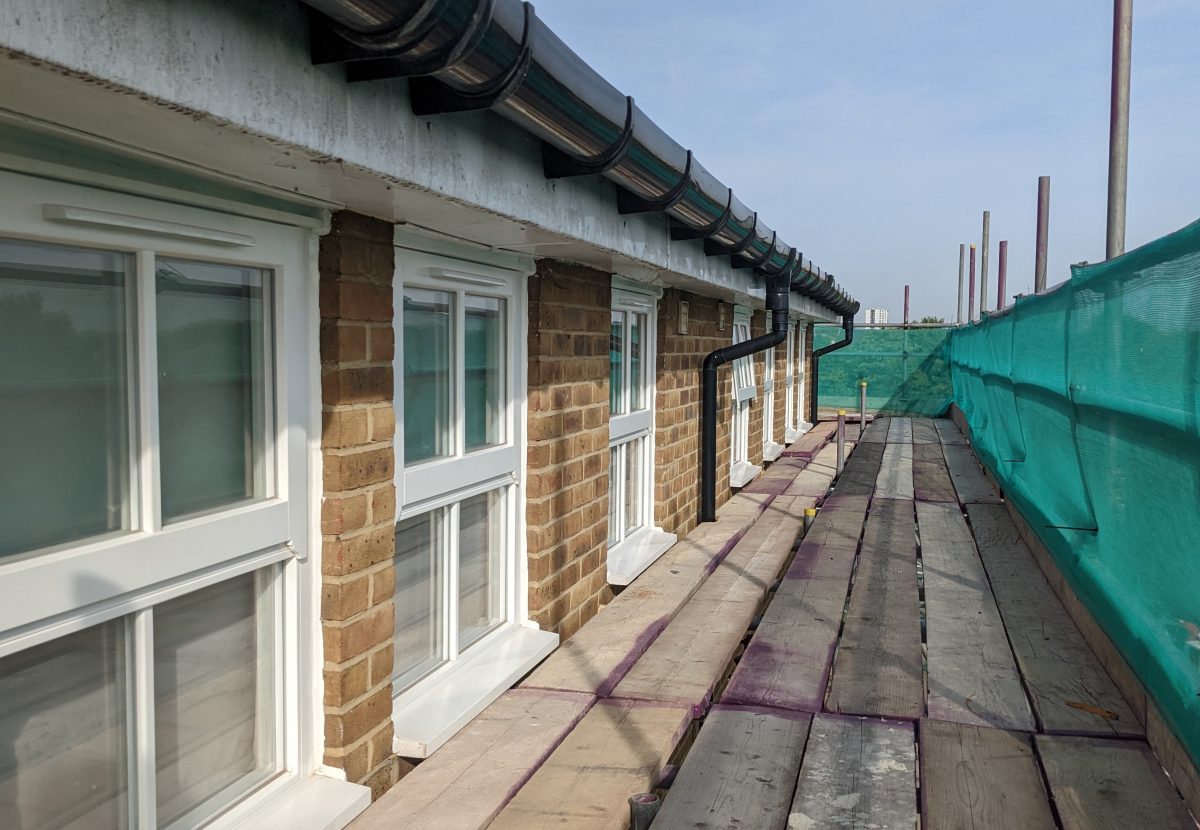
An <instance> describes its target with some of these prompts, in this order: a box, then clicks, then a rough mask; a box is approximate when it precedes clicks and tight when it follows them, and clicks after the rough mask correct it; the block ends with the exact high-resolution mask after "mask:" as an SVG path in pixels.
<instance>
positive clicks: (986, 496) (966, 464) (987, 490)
mask: <svg viewBox="0 0 1200 830" xmlns="http://www.w3.org/2000/svg"><path fill="white" fill-rule="evenodd" d="M942 454H943V455H945V457H946V466H947V467H948V468H949V469H950V480H951V481H953V482H954V490H955V491H956V492H957V493H958V500H959V502H960V503H962V504H1000V501H1001V499H1000V496H999V495H998V494H997V493H996V491H995V490H994V489H992V485H991V483H989V482H988V480H987V477H986V476H985V475H984V474H983V468H982V467H980V466H979V462H978V461H977V460H976V459H975V453H973V452H971V448H970V447H968V446H965V445H963V444H943V445H942Z"/></svg>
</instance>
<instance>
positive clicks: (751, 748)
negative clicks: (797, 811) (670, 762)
mask: <svg viewBox="0 0 1200 830" xmlns="http://www.w3.org/2000/svg"><path fill="white" fill-rule="evenodd" d="M810 720H811V718H810V717H809V716H808V715H781V714H778V713H766V712H762V711H753V710H749V709H733V708H728V707H724V706H716V707H714V708H713V711H712V713H711V714H710V715H709V716H708V717H707V718H706V719H705V721H704V726H703V727H702V728H701V729H700V735H699V736H698V737H697V738H696V742H695V743H694V744H693V745H692V747H691V749H689V750H688V754H687V759H686V760H685V761H684V762H683V766H682V767H681V768H680V770H679V774H678V775H677V776H676V778H675V783H674V784H672V785H671V789H670V790H669V791H668V792H667V797H666V798H665V799H664V800H663V803H662V807H661V809H659V811H658V815H657V816H655V818H654V829H655V830H694V828H697V827H714V828H715V827H741V826H753V827H759V828H763V829H764V830H773V828H779V830H782V828H783V827H784V824H785V823H786V821H787V817H788V807H789V806H790V803H791V796H792V785H793V783H794V782H795V780H796V775H797V773H798V772H799V770H800V756H801V755H802V754H803V753H804V741H805V738H806V737H807V736H808V725H809V721H810Z"/></svg>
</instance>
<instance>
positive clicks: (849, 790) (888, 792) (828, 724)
mask: <svg viewBox="0 0 1200 830" xmlns="http://www.w3.org/2000/svg"><path fill="white" fill-rule="evenodd" d="M916 765H917V763H916V747H915V745H914V741H913V727H912V724H910V723H895V722H888V721H879V720H868V719H866V718H851V717H839V716H836V715H816V716H814V717H813V722H812V726H811V727H810V728H809V733H808V747H807V748H806V749H805V751H804V761H803V763H802V764H801V766H800V778H799V780H798V781H797V783H796V795H795V798H793V799H792V812H791V815H789V816H788V828H789V830H839V828H844V830H861V828H869V827H879V828H884V827H886V828H904V827H908V828H915V827H916V826H917V820H918V819H917V780H916Z"/></svg>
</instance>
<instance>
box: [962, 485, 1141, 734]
mask: <svg viewBox="0 0 1200 830" xmlns="http://www.w3.org/2000/svg"><path fill="white" fill-rule="evenodd" d="M967 514H968V515H969V517H970V519H971V528H972V530H973V532H974V534H975V540H976V543H977V544H978V547H979V554H980V557H981V558H982V560H983V564H984V567H985V568H986V570H987V574H988V578H989V580H990V582H991V585H992V592H993V593H994V595H995V597H996V605H997V606H998V607H999V609H1000V615H1001V617H1003V619H1004V626H1005V629H1006V630H1007V631H1008V637H1009V641H1010V642H1011V643H1012V647H1013V652H1014V653H1015V654H1016V657H1017V665H1018V667H1019V668H1020V669H1021V674H1022V676H1023V677H1024V678H1025V685H1026V688H1027V689H1028V690H1029V693H1030V695H1031V697H1032V700H1033V708H1034V712H1035V713H1036V714H1037V718H1038V721H1039V725H1040V727H1041V729H1042V730H1043V731H1045V732H1057V733H1066V734H1077V735H1078V734H1084V735H1100V736H1111V735H1123V736H1134V737H1140V736H1142V735H1143V734H1144V732H1143V729H1142V726H1141V725H1140V724H1139V723H1138V720H1137V717H1136V716H1135V715H1134V713H1133V710H1132V709H1130V708H1129V705H1128V704H1127V703H1126V702H1125V699H1124V698H1123V697H1122V696H1121V693H1120V691H1118V689H1117V687H1116V684H1114V683H1113V681H1112V678H1110V677H1109V676H1108V672H1106V671H1105V670H1104V667H1103V666H1101V665H1100V661H1099V660H1098V659H1097V658H1096V656H1095V654H1093V653H1092V650H1091V649H1090V648H1089V647H1088V644H1087V641H1086V640H1084V638H1083V635H1082V634H1081V633H1080V632H1079V629H1078V628H1077V627H1076V625H1075V623H1074V621H1073V620H1072V619H1071V617H1070V615H1069V614H1068V613H1067V611H1066V609H1065V608H1064V607H1063V605H1062V603H1061V602H1060V601H1059V599H1058V596H1057V595H1056V594H1055V593H1054V590H1053V589H1052V588H1051V587H1050V584H1049V583H1048V582H1047V581H1046V578H1045V576H1044V575H1043V574H1042V571H1041V569H1040V568H1039V567H1038V565H1037V562H1035V561H1034V559H1033V554H1032V553H1031V552H1030V550H1029V548H1028V547H1027V546H1026V545H1025V542H1024V541H1022V539H1021V537H1020V534H1019V533H1018V532H1017V528H1016V526H1015V525H1014V524H1013V522H1012V519H1010V518H1009V516H1008V512H1007V510H1006V509H1005V507H1004V506H1003V505H998V504H970V505H967ZM1071 704H1076V705H1071ZM1078 704H1083V705H1084V706H1085V707H1086V708H1080V706H1079V705H1078ZM1103 712H1110V713H1113V714H1115V715H1116V717H1115V718H1114V717H1105V716H1104V715H1102V714H1099V713H1103Z"/></svg>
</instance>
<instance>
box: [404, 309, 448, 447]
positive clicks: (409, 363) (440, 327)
mask: <svg viewBox="0 0 1200 830" xmlns="http://www.w3.org/2000/svg"><path fill="white" fill-rule="evenodd" d="M402 314H403V317H402V318H401V320H402V322H403V326H404V463H405V465H406V466H407V465H409V464H415V463H417V462H418V461H424V460H426V459H429V458H436V457H440V456H447V455H451V454H453V452H454V442H453V436H452V434H451V432H452V430H453V429H454V416H453V411H454V410H453V401H452V399H451V394H452V393H451V389H452V385H451V379H452V378H451V365H452V355H453V351H452V348H451V345H450V344H451V343H452V342H453V333H454V329H453V324H452V322H451V321H452V320H453V318H454V296H453V295H452V294H449V293H447V292H445V291H428V290H426V289H424V288H412V287H411V286H405V288H404V306H403V312H402Z"/></svg>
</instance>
